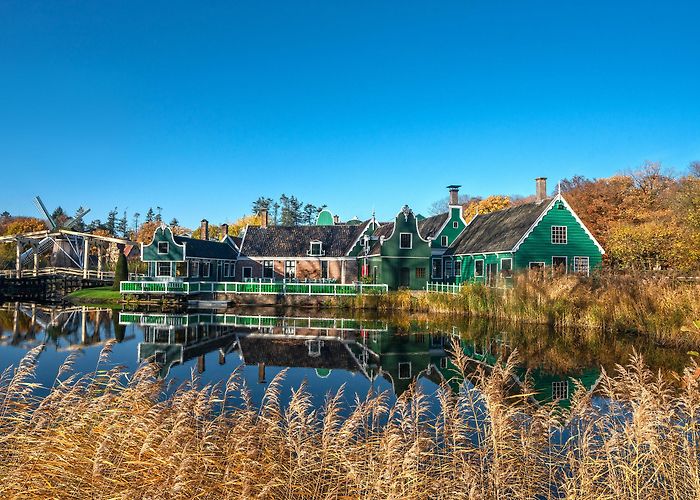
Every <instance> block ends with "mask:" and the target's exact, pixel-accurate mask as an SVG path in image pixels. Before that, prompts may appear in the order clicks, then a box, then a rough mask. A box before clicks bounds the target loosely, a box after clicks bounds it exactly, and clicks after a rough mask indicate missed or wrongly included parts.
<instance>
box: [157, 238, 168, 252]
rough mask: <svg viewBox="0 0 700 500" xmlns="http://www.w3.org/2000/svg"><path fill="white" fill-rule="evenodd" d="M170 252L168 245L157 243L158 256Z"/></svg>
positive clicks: (163, 242)
mask: <svg viewBox="0 0 700 500" xmlns="http://www.w3.org/2000/svg"><path fill="white" fill-rule="evenodd" d="M169 250H170V245H169V244H168V242H167V241H159V242H158V253H159V254H161V255H162V254H166V253H168V251H169Z"/></svg>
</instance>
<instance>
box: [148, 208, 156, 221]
mask: <svg viewBox="0 0 700 500" xmlns="http://www.w3.org/2000/svg"><path fill="white" fill-rule="evenodd" d="M154 217H155V214H154V213H153V208H151V207H148V212H146V222H153V219H154Z"/></svg>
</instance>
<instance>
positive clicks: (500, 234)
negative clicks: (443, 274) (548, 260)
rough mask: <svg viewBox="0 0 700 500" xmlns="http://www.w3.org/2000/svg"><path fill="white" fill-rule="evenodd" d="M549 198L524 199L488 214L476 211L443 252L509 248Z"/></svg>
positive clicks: (549, 200) (542, 208)
mask: <svg viewBox="0 0 700 500" xmlns="http://www.w3.org/2000/svg"><path fill="white" fill-rule="evenodd" d="M550 202H551V199H546V200H544V201H543V202H542V203H536V202H534V203H524V204H522V205H518V206H517V207H512V208H506V209H505V210H499V211H497V212H491V213H489V214H484V215H477V216H476V218H474V219H472V221H471V222H470V223H469V225H467V228H466V229H465V230H464V232H463V233H462V234H461V235H460V236H459V238H457V239H456V240H455V242H454V243H453V244H452V246H450V248H449V249H448V250H447V252H446V254H447V255H461V254H473V253H482V252H509V251H510V250H512V249H513V247H514V246H515V245H516V244H517V243H518V241H520V238H522V237H523V236H524V235H525V233H526V232H527V230H528V229H530V227H532V225H533V224H534V223H535V221H537V219H538V218H539V216H540V215H541V214H542V212H543V211H544V210H545V209H546V208H547V207H548V206H549V203H550Z"/></svg>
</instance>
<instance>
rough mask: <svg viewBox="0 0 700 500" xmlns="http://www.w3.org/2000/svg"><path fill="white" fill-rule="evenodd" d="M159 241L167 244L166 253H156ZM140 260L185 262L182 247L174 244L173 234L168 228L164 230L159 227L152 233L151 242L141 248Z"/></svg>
mask: <svg viewBox="0 0 700 500" xmlns="http://www.w3.org/2000/svg"><path fill="white" fill-rule="evenodd" d="M161 241H166V242H168V247H169V251H168V253H165V254H161V253H158V243H159V242H161ZM141 260H142V261H144V262H163V261H170V262H182V261H183V260H185V249H184V246H182V245H178V244H177V243H175V240H174V239H173V232H172V231H171V230H170V228H169V227H166V228H165V229H163V228H162V227H159V228H157V229H156V230H155V232H154V233H153V241H152V242H151V243H149V244H148V245H144V246H143V251H142V253H141Z"/></svg>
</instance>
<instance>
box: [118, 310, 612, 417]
mask: <svg viewBox="0 0 700 500" xmlns="http://www.w3.org/2000/svg"><path fill="white" fill-rule="evenodd" d="M120 323H121V324H123V325H125V324H134V323H136V324H139V325H141V326H142V327H143V330H144V341H143V342H141V343H140V344H139V345H138V359H139V361H144V360H147V359H152V360H154V361H155V362H157V363H158V364H159V365H160V366H161V369H160V375H161V376H162V377H166V376H167V375H168V373H169V372H170V369H171V368H172V367H173V366H175V365H178V364H184V363H186V362H187V361H189V360H192V359H195V358H196V359H197V369H198V371H199V372H200V373H202V372H203V371H204V370H205V369H206V366H205V354H207V353H209V352H212V351H215V350H218V353H219V355H218V362H219V364H224V363H225V362H226V357H227V356H229V355H230V354H234V353H235V355H236V356H237V357H238V359H239V360H240V362H242V363H244V364H245V365H249V366H257V374H258V375H257V379H258V382H259V383H266V382H268V381H269V380H268V377H267V368H268V367H282V368H310V369H314V370H315V372H316V375H317V376H318V377H320V378H325V377H328V376H329V375H330V374H331V373H332V371H333V370H341V371H344V372H348V373H352V374H358V373H359V374H361V375H362V376H363V377H365V378H366V379H367V380H369V381H375V380H377V379H380V378H381V379H384V380H386V381H387V382H388V383H390V384H391V387H392V389H393V392H394V394H395V395H397V396H399V395H401V394H402V393H403V392H405V391H406V390H407V389H408V388H409V387H410V385H411V384H412V383H413V382H414V381H416V380H418V379H425V380H429V381H431V382H433V383H435V384H440V383H441V382H442V381H445V380H446V381H449V382H450V386H451V387H452V389H453V390H456V389H457V388H458V386H459V384H460V381H459V379H457V378H455V376H456V375H457V373H456V370H455V369H454V366H453V364H452V362H451V360H450V357H449V355H448V353H447V350H446V347H447V346H448V345H449V344H450V341H449V339H450V336H453V337H456V338H459V344H460V346H461V348H462V350H463V352H464V353H465V354H466V355H467V357H468V358H469V359H470V360H471V361H472V362H473V363H474V367H475V368H476V366H477V365H482V366H485V367H486V368H489V367H492V366H494V365H495V364H496V363H498V362H499V359H505V358H506V357H507V356H508V354H509V353H510V351H511V348H510V346H509V345H508V343H507V342H506V341H505V340H503V339H502V338H501V337H499V336H489V337H485V338H481V339H479V340H470V339H467V338H465V337H464V336H460V332H459V331H457V330H456V329H454V331H452V332H450V333H449V334H445V333H442V332H440V331H431V332H428V330H430V328H429V327H428V326H427V325H425V324H421V323H417V322H412V323H411V324H410V325H409V326H404V327H398V326H393V325H389V324H387V323H385V322H383V321H377V320H361V319H341V318H312V317H287V316H261V315H240V314H228V313H226V314H223V313H213V312H198V313H193V314H185V315H173V314H150V313H145V314H140V313H121V315H120ZM526 374H527V376H528V377H529V378H530V380H531V382H532V385H534V389H535V390H536V392H537V395H536V396H535V399H536V400H537V401H538V402H549V401H552V400H556V401H558V402H559V404H560V405H567V404H568V402H569V398H570V396H571V395H572V386H573V382H572V380H571V379H572V378H575V379H577V380H579V381H580V382H581V383H582V384H583V386H584V387H586V388H587V389H589V390H592V389H593V388H594V387H595V385H596V383H597V380H598V378H599V376H600V370H599V369H597V368H592V367H591V368H583V369H577V370H573V371H571V372H570V373H552V372H548V371H546V370H544V369H531V370H530V371H526V369H525V368H518V369H517V370H516V373H515V378H514V380H513V387H514V388H516V389H517V388H519V387H522V384H521V382H522V381H523V380H524V379H525V376H526Z"/></svg>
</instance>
